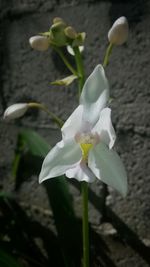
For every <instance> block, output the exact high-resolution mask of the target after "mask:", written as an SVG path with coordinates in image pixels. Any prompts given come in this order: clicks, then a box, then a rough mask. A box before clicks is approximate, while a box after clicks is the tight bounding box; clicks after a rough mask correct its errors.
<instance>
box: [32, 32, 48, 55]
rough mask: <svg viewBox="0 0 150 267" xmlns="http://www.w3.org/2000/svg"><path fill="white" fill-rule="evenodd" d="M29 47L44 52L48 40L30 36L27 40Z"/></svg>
mask: <svg viewBox="0 0 150 267" xmlns="http://www.w3.org/2000/svg"><path fill="white" fill-rule="evenodd" d="M29 44H30V45H31V47H32V48H33V49H35V50H38V51H46V50H47V49H48V48H49V40H48V38H47V37H46V36H40V35H36V36H32V37H31V38H30V39H29Z"/></svg>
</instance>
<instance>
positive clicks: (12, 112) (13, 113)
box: [3, 103, 29, 120]
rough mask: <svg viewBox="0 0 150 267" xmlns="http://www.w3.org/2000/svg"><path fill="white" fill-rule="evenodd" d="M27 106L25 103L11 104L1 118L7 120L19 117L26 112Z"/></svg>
mask: <svg viewBox="0 0 150 267" xmlns="http://www.w3.org/2000/svg"><path fill="white" fill-rule="evenodd" d="M28 108H29V106H28V104H27V103H18V104H13V105H11V106H9V107H8V108H7V109H6V110H5V112H4V117H3V118H4V119H7V120H12V119H17V118H20V117H22V116H23V115H24V114H25V113H26V111H27V110H28Z"/></svg>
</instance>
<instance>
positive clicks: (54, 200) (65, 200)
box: [14, 129, 81, 267]
mask: <svg viewBox="0 0 150 267" xmlns="http://www.w3.org/2000/svg"><path fill="white" fill-rule="evenodd" d="M17 145H18V146H19V147H17V148H16V161H17V163H18V164H16V166H17V168H16V167H15V177H16V181H17V183H18V184H19V186H17V188H18V187H20V186H21V183H22V182H23V181H24V180H25V179H27V177H28V178H29V176H31V175H33V174H36V175H38V174H39V171H40V168H41V164H42V161H43V159H44V157H45V156H46V154H47V153H48V151H49V149H50V148H49V145H48V144H47V143H46V141H45V140H44V139H43V138H42V137H41V136H40V135H38V134H37V133H36V132H34V131H32V130H29V129H28V130H27V129H25V130H22V131H21V132H20V134H19V135H18V142H17ZM18 153H19V154H18ZM18 157H19V161H18ZM16 161H14V162H16ZM43 185H44V187H45V189H46V192H47V196H48V199H49V202H50V206H51V208H52V211H53V215H54V219H55V224H56V228H57V233H58V239H59V241H60V245H61V250H62V255H63V258H64V262H65V266H69V267H75V266H77V265H78V264H79V262H80V256H81V255H80V252H81V240H80V238H81V233H80V226H79V223H78V221H77V218H76V217H75V214H74V209H73V202H72V196H71V194H70V192H69V188H68V183H67V181H66V178H65V177H64V176H61V177H58V178H55V179H50V180H48V181H45V182H44V183H43ZM74 251H76V253H74Z"/></svg>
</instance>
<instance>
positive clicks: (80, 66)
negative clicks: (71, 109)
mask: <svg viewBox="0 0 150 267" xmlns="http://www.w3.org/2000/svg"><path fill="white" fill-rule="evenodd" d="M73 50H74V53H75V60H76V65H77V70H78V77H79V78H78V79H79V96H80V94H81V92H82V88H83V85H84V82H85V76H84V66H83V61H82V56H81V53H80V50H79V47H78V46H76V47H74V49H73Z"/></svg>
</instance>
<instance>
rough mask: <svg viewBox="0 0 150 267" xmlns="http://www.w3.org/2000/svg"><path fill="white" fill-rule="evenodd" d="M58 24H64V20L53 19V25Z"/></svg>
mask: <svg viewBox="0 0 150 267" xmlns="http://www.w3.org/2000/svg"><path fill="white" fill-rule="evenodd" d="M58 22H62V23H64V20H63V19H62V18H59V17H56V18H54V19H53V24H56V23H58Z"/></svg>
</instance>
